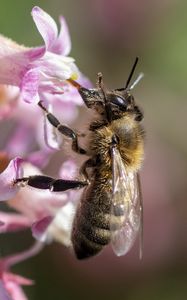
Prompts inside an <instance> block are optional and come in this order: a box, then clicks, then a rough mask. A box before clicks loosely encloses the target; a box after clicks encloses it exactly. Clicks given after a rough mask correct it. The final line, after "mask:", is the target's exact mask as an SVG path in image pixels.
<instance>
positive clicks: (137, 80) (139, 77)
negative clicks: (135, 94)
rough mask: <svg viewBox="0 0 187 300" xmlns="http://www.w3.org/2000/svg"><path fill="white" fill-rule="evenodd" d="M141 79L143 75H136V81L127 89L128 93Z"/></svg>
mask: <svg viewBox="0 0 187 300" xmlns="http://www.w3.org/2000/svg"><path fill="white" fill-rule="evenodd" d="M143 77H144V73H140V74H139V75H138V77H137V78H136V80H135V81H134V82H133V84H131V86H130V87H129V91H130V90H132V89H133V88H134V87H135V85H137V84H138V82H139V81H140V80H141V79H142V78H143Z"/></svg>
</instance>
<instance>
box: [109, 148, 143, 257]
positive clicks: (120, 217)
mask: <svg viewBox="0 0 187 300" xmlns="http://www.w3.org/2000/svg"><path fill="white" fill-rule="evenodd" d="M112 162H113V171H112V172H113V178H112V190H113V191H112V205H111V217H110V230H111V244H112V248H113V250H114V252H115V253H116V255H117V256H121V255H125V254H126V253H127V252H128V251H129V250H130V249H131V247H132V245H133V244H134V241H135V239H136V236H137V234H138V232H139V230H140V231H141V234H140V256H141V254H142V197H141V190H140V180H139V175H137V174H136V173H133V172H129V171H127V169H126V167H125V165H124V163H123V161H122V158H121V155H120V153H119V151H118V150H117V149H116V148H114V149H113V150H112Z"/></svg>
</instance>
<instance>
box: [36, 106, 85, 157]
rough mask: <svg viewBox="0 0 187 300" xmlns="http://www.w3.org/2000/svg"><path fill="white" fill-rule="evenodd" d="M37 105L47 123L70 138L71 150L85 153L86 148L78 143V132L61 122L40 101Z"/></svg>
mask: <svg viewBox="0 0 187 300" xmlns="http://www.w3.org/2000/svg"><path fill="white" fill-rule="evenodd" d="M38 105H39V107H40V108H41V109H42V110H43V111H44V112H45V114H46V118H47V119H48V121H49V123H50V124H51V125H52V126H54V127H55V128H56V129H57V130H58V131H59V132H60V133H61V134H63V135H65V136H67V137H69V138H71V139H72V150H73V151H75V152H77V153H79V154H86V150H84V149H82V148H81V147H80V146H79V144H78V134H77V133H76V132H74V131H73V130H72V129H71V128H69V127H68V126H66V125H63V124H61V123H60V121H59V120H58V119H57V118H56V117H55V116H54V115H53V114H52V113H50V112H49V111H48V110H47V108H46V107H45V106H43V104H42V102H41V101H40V102H38Z"/></svg>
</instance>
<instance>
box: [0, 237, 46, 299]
mask: <svg viewBox="0 0 187 300" xmlns="http://www.w3.org/2000/svg"><path fill="white" fill-rule="evenodd" d="M42 248H43V245H42V244H41V243H39V242H37V243H35V244H34V245H33V246H32V247H31V248H30V249H28V250H26V251H24V252H21V253H17V254H14V255H11V256H7V257H4V258H1V259H0V299H1V300H27V299H28V298H27V297H26V296H25V294H24V292H23V290H22V288H21V286H22V285H32V284H33V281H32V280H30V279H27V278H24V277H21V276H19V275H16V274H13V273H11V272H10V271H9V269H10V268H11V267H12V266H13V265H15V264H17V263H20V262H22V261H24V260H26V259H28V258H30V257H32V256H34V255H36V254H37V253H38V252H40V251H41V249H42Z"/></svg>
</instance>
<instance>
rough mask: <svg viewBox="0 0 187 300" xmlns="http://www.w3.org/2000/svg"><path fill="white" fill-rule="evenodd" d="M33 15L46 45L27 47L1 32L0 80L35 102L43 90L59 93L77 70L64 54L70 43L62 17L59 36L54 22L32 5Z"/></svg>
mask: <svg viewBox="0 0 187 300" xmlns="http://www.w3.org/2000/svg"><path fill="white" fill-rule="evenodd" d="M32 17H33V20H34V22H35V24H36V27H37V29H38V31H39V32H40V34H41V36H42V38H43V39H44V43H45V45H44V46H41V47H35V48H26V47H24V46H19V45H17V44H16V43H15V42H13V41H11V40H9V39H7V38H5V37H3V36H0V45H1V46H0V58H1V66H0V83H1V84H8V85H15V86H18V87H20V89H21V96H22V98H23V100H24V101H26V102H29V103H31V102H34V103H37V102H38V101H39V99H40V98H41V97H43V93H44V92H47V93H50V94H51V95H53V94H59V93H60V94H62V93H63V85H66V79H69V78H77V77H78V75H79V71H78V68H77V67H76V65H75V63H74V59H73V58H70V57H68V56H67V54H68V53H69V51H70V48H71V46H70V37H69V33H68V29H67V25H66V23H65V20H64V18H62V17H61V18H60V23H61V30H60V34H59V36H58V31H57V26H56V23H55V22H54V20H53V19H52V18H51V17H50V16H49V15H48V14H47V13H46V12H44V11H43V10H42V9H41V8H39V7H37V6H36V7H34V8H33V9H32Z"/></svg>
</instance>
